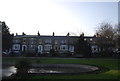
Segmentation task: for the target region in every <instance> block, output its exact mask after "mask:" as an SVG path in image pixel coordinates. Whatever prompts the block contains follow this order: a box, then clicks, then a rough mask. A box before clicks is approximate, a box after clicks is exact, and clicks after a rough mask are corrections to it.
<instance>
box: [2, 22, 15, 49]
mask: <svg viewBox="0 0 120 81" xmlns="http://www.w3.org/2000/svg"><path fill="white" fill-rule="evenodd" d="M1 23H2V51H6V50H9V49H10V48H11V46H12V39H13V36H14V35H13V34H10V31H9V28H8V26H7V25H6V23H5V22H1Z"/></svg>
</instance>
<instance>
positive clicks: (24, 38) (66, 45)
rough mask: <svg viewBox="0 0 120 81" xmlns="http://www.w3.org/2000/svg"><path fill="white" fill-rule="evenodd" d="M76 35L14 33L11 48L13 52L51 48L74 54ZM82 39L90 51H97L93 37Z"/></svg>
mask: <svg viewBox="0 0 120 81" xmlns="http://www.w3.org/2000/svg"><path fill="white" fill-rule="evenodd" d="M76 38H78V36H69V35H66V36H54V33H53V35H51V36H47V35H16V36H14V38H13V46H12V50H13V51H14V52H32V53H36V52H37V53H39V54H43V53H49V52H50V50H51V49H54V50H55V51H57V52H59V53H68V52H70V53H71V54H74V50H75V42H76ZM84 40H86V41H88V42H89V43H90V44H91V49H92V52H93V53H94V52H98V51H99V48H98V47H97V45H95V44H94V43H95V41H94V37H85V38H84Z"/></svg>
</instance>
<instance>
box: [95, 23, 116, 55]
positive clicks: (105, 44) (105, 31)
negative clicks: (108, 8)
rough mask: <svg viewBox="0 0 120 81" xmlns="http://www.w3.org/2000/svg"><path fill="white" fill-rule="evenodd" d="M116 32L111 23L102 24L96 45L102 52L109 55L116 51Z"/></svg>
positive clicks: (98, 29)
mask: <svg viewBox="0 0 120 81" xmlns="http://www.w3.org/2000/svg"><path fill="white" fill-rule="evenodd" d="M114 35H115V30H114V28H113V26H112V24H111V23H108V22H102V23H100V24H99V26H98V28H97V30H96V43H97V45H98V46H99V47H100V48H101V51H104V52H106V53H109V52H111V51H113V50H114V47H115V41H114Z"/></svg>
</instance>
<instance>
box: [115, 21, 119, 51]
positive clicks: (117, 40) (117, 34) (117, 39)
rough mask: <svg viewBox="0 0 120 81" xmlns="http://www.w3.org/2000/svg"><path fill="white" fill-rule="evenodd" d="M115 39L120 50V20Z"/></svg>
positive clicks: (116, 27)
mask: <svg viewBox="0 0 120 81" xmlns="http://www.w3.org/2000/svg"><path fill="white" fill-rule="evenodd" d="M115 31H116V34H115V41H116V48H117V49H118V50H120V22H119V23H118V24H117V25H115Z"/></svg>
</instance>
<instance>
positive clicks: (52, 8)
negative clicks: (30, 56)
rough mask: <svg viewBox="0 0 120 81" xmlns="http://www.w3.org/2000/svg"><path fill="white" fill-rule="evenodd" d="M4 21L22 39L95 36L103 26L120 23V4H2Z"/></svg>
mask: <svg viewBox="0 0 120 81" xmlns="http://www.w3.org/2000/svg"><path fill="white" fill-rule="evenodd" d="M0 21H5V22H6V24H7V26H8V27H9V28H10V32H11V33H18V35H21V34H22V32H25V33H26V34H27V35H37V32H38V31H39V32H40V34H41V35H52V33H53V32H54V33H55V35H66V34H67V33H68V32H69V33H70V35H79V34H80V33H82V32H83V33H84V34H85V35H86V36H93V35H94V34H95V30H96V28H97V26H98V25H99V23H101V22H111V24H113V25H115V24H117V22H118V2H116V1H112V2H111V1H106V2H105V1H104V2H102V1H99V2H96V1H88V0H87V1H84V2H83V1H80V0H0Z"/></svg>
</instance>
